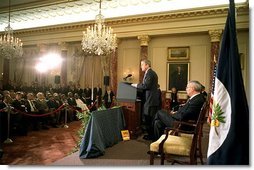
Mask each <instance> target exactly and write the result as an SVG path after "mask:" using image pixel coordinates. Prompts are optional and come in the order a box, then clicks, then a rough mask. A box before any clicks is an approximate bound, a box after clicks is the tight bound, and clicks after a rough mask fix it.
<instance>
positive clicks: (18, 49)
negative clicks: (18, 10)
mask: <svg viewBox="0 0 254 170" xmlns="http://www.w3.org/2000/svg"><path fill="white" fill-rule="evenodd" d="M10 18H11V15H10V0H9V20H8V26H7V27H5V29H4V31H5V32H4V35H2V36H0V56H3V57H4V58H8V59H11V58H15V57H21V56H22V54H23V49H22V42H21V40H20V39H19V38H16V37H14V36H13V29H12V28H11V26H10Z"/></svg>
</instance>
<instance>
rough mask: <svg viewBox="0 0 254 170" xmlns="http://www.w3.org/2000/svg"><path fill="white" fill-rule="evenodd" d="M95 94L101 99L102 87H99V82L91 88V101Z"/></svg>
mask: <svg viewBox="0 0 254 170" xmlns="http://www.w3.org/2000/svg"><path fill="white" fill-rule="evenodd" d="M97 96H98V99H99V100H101V96H102V89H101V87H100V85H99V84H98V86H97V87H94V88H93V101H95V100H96V98H97Z"/></svg>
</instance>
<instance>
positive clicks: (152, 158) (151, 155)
mask: <svg viewBox="0 0 254 170" xmlns="http://www.w3.org/2000/svg"><path fill="white" fill-rule="evenodd" d="M153 164H154V152H150V165H153Z"/></svg>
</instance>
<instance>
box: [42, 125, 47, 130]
mask: <svg viewBox="0 0 254 170" xmlns="http://www.w3.org/2000/svg"><path fill="white" fill-rule="evenodd" d="M41 128H42V129H44V130H49V127H47V126H45V125H44V126H42V127H41Z"/></svg>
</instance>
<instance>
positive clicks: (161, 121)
mask: <svg viewBox="0 0 254 170" xmlns="http://www.w3.org/2000/svg"><path fill="white" fill-rule="evenodd" d="M186 92H187V95H188V96H189V97H190V98H189V99H188V100H187V102H186V103H185V104H184V105H183V106H180V108H179V110H177V111H171V112H169V113H168V112H167V111H165V110H159V111H158V112H157V113H156V115H155V118H154V135H155V140H157V139H158V138H160V136H161V135H162V134H163V131H164V129H165V127H173V123H174V121H175V120H178V121H180V120H184V121H186V120H194V121H197V119H198V116H199V113H200V109H201V107H202V106H203V104H204V102H205V98H204V96H203V95H202V94H200V92H201V84H200V83H199V82H198V81H194V80H193V81H189V83H188V84H187V87H186Z"/></svg>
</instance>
